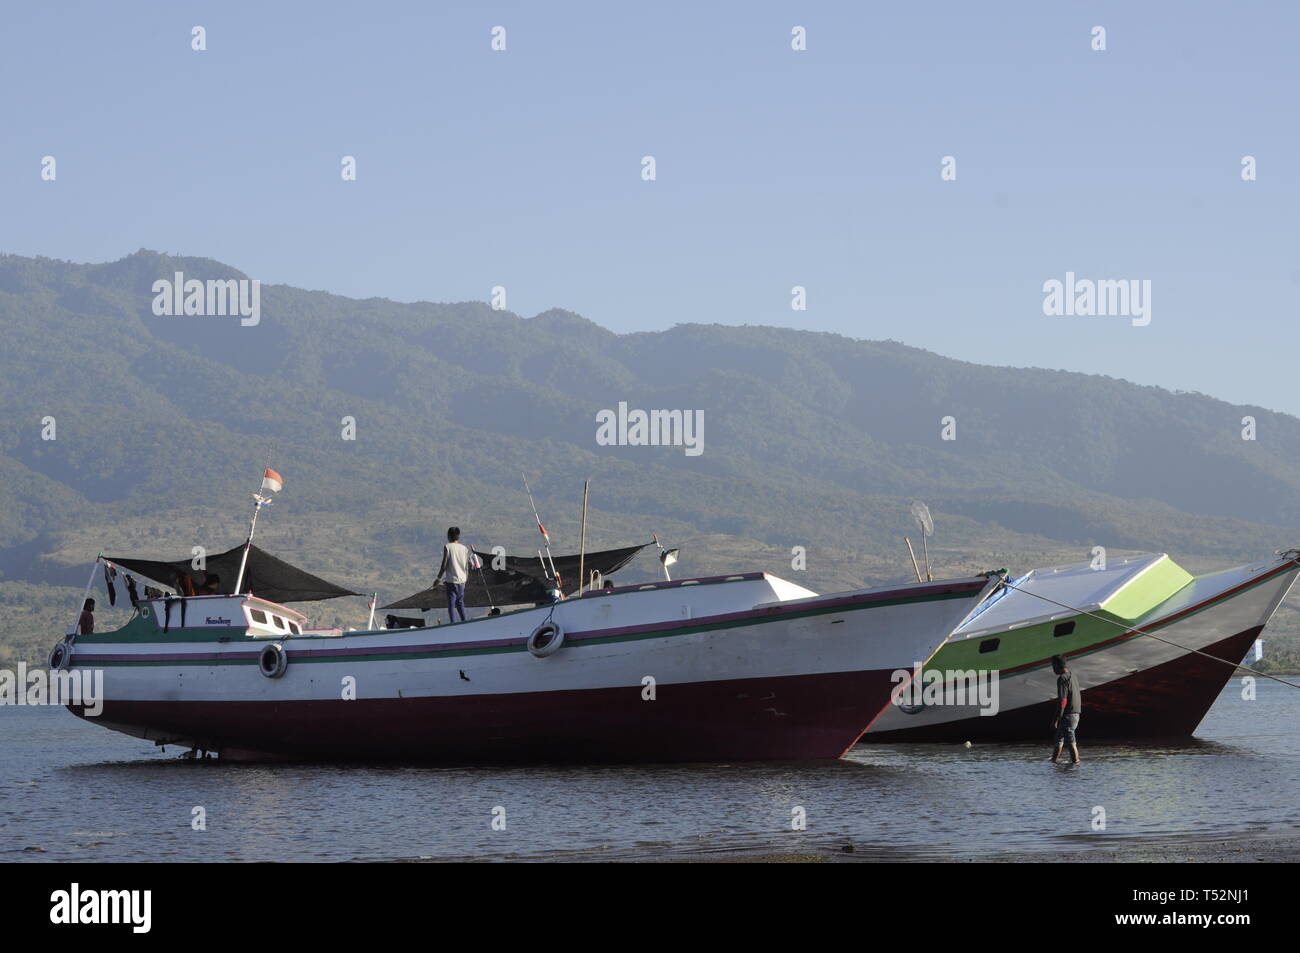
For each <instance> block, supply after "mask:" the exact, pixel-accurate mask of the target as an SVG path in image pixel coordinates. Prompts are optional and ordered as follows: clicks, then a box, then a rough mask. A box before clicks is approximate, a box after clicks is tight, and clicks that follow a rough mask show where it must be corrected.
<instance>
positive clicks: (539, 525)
mask: <svg viewBox="0 0 1300 953" xmlns="http://www.w3.org/2000/svg"><path fill="white" fill-rule="evenodd" d="M537 528H538V530H540V531H541V534H542V539H544V540H546V545H547V546H549V545H551V534H550V533H548V532H546V527H545V526H543V525H542V521H541V520H538V521H537Z"/></svg>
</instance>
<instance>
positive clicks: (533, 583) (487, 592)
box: [381, 543, 649, 609]
mask: <svg viewBox="0 0 1300 953" xmlns="http://www.w3.org/2000/svg"><path fill="white" fill-rule="evenodd" d="M648 545H649V544H648V543H643V544H641V545H640V546H625V547H623V548H622V549H606V550H602V551H601V552H598V553H587V554H586V556H585V557H583V559H584V565H583V570H584V571H585V572H588V573H592V572H599V573H600V574H601V575H602V576H608V575H611V574H613V573H616V572H618V571H619V570H620V569H622V568H623V567H624V566H626V565H627V564H628V563H630V562H631V561H632V559H633V557H635V556H636V554H637V553H639V552H641V550H643V549H645V548H646V546H648ZM474 552H475V554H476V555H477V556H478V558H479V559H480V560H482V562H483V571H482V573H480V572H479V570H477V569H471V570H470V572H469V582H467V583H466V584H465V605H467V606H490V605H497V606H510V605H519V604H521V603H528V602H543V601H545V599H546V594H547V591H548V590H550V589H553V588H555V584H554V583H553V582H551V581H550V580H549V579H548V578H547V570H549V569H550V562H549V561H547V564H546V567H545V568H543V566H542V560H541V559H539V558H538V557H536V556H503V557H500V558H498V557H496V556H494V555H493V554H492V553H483V552H479V551H478V550H475V551H474ZM578 558H579V557H578V554H577V553H573V554H571V555H568V556H556V557H555V570H556V572H558V573H559V574H560V579H561V581H562V582H563V586H562V588H563V590H564V594H565V595H566V596H567V595H569V594H571V593H574V592H577V591H578V586H579V584H580V580H579V579H578ZM502 560H504V567H503V568H501V569H495V568H493V566H494V565H497V566H500V565H502ZM494 561H495V562H494ZM446 606H447V592H446V590H445V589H443V587H442V586H430V587H429V588H428V589H421V590H420V591H419V592H417V593H414V594H413V595H409V596H407V597H406V598H405V599H399V600H397V601H396V602H390V603H389V604H388V605H386V606H382V607H381V608H384V609H443V608H446Z"/></svg>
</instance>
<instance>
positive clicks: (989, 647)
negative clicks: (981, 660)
mask: <svg viewBox="0 0 1300 953" xmlns="http://www.w3.org/2000/svg"><path fill="white" fill-rule="evenodd" d="M1001 641H1002V640H1001V639H985V640H984V641H983V642H981V643H980V655H987V654H988V653H989V652H996V651H997V650H998V645H999V643H1001Z"/></svg>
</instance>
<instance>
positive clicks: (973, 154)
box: [0, 2, 1300, 413]
mask: <svg viewBox="0 0 1300 953" xmlns="http://www.w3.org/2000/svg"><path fill="white" fill-rule="evenodd" d="M894 6H898V7H901V8H902V9H895V8H894ZM196 24H198V25H202V26H204V27H205V28H206V30H207V46H208V48H207V50H206V51H204V52H195V51H193V50H192V49H191V48H190V31H191V27H193V26H194V25H196ZM496 25H502V26H504V27H505V28H506V31H507V34H506V35H507V44H508V49H507V50H506V51H505V52H504V53H500V52H493V51H492V50H491V49H490V47H489V41H490V31H491V29H492V27H493V26H496ZM795 25H801V26H804V27H806V29H807V36H808V49H807V51H806V52H800V53H796V52H794V51H792V50H791V48H790V30H791V27H793V26H795ZM1095 25H1101V26H1104V27H1105V28H1106V31H1107V37H1106V39H1107V47H1108V48H1107V50H1106V51H1105V52H1094V51H1093V50H1091V49H1090V42H1091V37H1090V31H1091V30H1092V28H1093V26H1095ZM1297 27H1300V8H1297V6H1296V5H1294V4H1284V3H1280V2H1279V3H1234V4H1197V3H1173V2H1167V3H1143V4H1126V3H1082V2H1061V3H1041V2H1037V3H1001V4H997V3H993V4H980V5H976V4H970V3H929V4H911V5H885V4H865V3H852V4H851V3H842V4H832V3H813V4H796V3H743V4H742V3H719V4H709V5H707V6H706V5H701V4H673V3H655V4H641V5H635V6H634V5H614V4H595V3H593V4H579V3H551V4H548V3H539V2H532V3H485V4H479V5H469V4H440V3H410V4H400V3H384V2H377V3H365V4H355V5H354V4H348V5H345V6H344V5H335V4H306V3H301V4H300V3H292V4H291V3H276V4H255V3H222V4H202V3H161V2H158V3H152V2H133V3H114V4H107V3H84V4H72V3H52V4H48V5H36V4H26V5H23V6H22V7H21V8H18V7H14V8H11V10H10V11H9V13H8V14H7V23H6V26H5V29H4V31H3V32H2V33H0V83H3V88H4V89H5V91H6V93H5V96H4V97H3V100H0V121H2V122H3V128H4V136H3V138H2V140H0V251H6V252H12V253H17V254H24V255H47V256H52V257H57V258H67V259H72V260H75V261H106V260H112V259H116V258H120V257H122V256H123V255H125V254H128V253H130V252H132V251H134V250H136V249H137V248H141V247H146V248H153V249H157V250H160V251H164V252H173V253H180V254H187V255H199V256H207V257H212V258H217V259H220V260H222V261H225V262H228V263H230V264H231V265H234V266H236V267H238V268H240V269H241V270H243V271H244V272H246V273H247V274H249V275H250V276H251V277H254V278H261V279H262V280H263V281H265V282H271V283H285V284H292V285H297V286H301V287H307V288H317V289H323V290H328V291H332V292H336V293H339V294H345V295H350V296H356V297H370V296H381V297H389V298H394V299H397V300H408V301H409V300H418V299H429V300H436V301H451V300H464V299H486V298H487V297H488V295H489V293H490V290H491V288H492V287H493V286H494V285H503V286H505V287H506V289H507V292H508V305H509V307H510V309H511V310H513V311H516V312H519V313H521V314H525V315H531V314H535V313H537V312H539V311H543V310H546V309H548V308H552V307H561V308H568V309H571V310H574V311H577V312H579V313H581V314H583V315H585V316H586V317H588V318H591V319H592V320H594V321H596V322H598V323H600V324H602V325H604V326H606V327H609V328H611V329H613V330H616V331H639V330H655V329H661V328H665V327H670V326H671V325H673V324H676V323H679V322H693V321H703V322H715V321H716V322H721V323H726V324H745V323H753V324H776V325H783V326H790V327H799V328H809V329H814V330H823V331H834V332H838V333H842V334H847V335H851V336H853V337H859V338H869V339H880V338H892V339H894V340H900V341H903V342H906V343H908V344H913V345H916V346H919V347H925V348H928V349H931V350H934V351H937V352H939V353H941V354H945V355H949V356H952V357H956V358H960V359H963V360H968V361H973V362H978V363H997V364H1013V365H1029V366H1040V367H1056V368H1067V369H1072V370H1081V371H1086V372H1089V373H1098V374H1106V375H1110V376H1114V377H1123V378H1127V379H1129V380H1134V381H1138V382H1140V383H1146V384H1159V385H1162V386H1165V387H1170V388H1175V389H1185V390H1199V391H1203V392H1205V393H1209V394H1213V395H1215V396H1219V397H1223V398H1225V399H1229V400H1232V401H1237V402H1243V403H1252V404H1259V405H1263V406H1265V407H1270V408H1274V409H1278V410H1284V411H1288V412H1291V413H1300V389H1297V388H1296V387H1295V386H1294V385H1293V380H1294V377H1295V371H1294V365H1295V355H1296V354H1297V352H1298V351H1300V349H1298V348H1297V347H1296V345H1297V336H1300V330H1297V328H1298V326H1300V322H1298V321H1297V314H1296V310H1297V309H1296V297H1297V294H1298V293H1300V258H1298V257H1297V248H1298V244H1300V243H1298V242H1297V222H1300V214H1297V213H1300V189H1298V188H1297V182H1298V181H1300V141H1298V139H1300V135H1298V133H1297V123H1296V121H1295V103H1296V95H1297V91H1298V90H1300V84H1298V83H1297V75H1298V73H1300V67H1298V66H1297V63H1298V62H1300V55H1298V52H1297V51H1298V50H1300V30H1298V29H1297ZM45 155H53V156H54V157H55V158H56V159H57V162H58V178H57V180H56V181H55V182H43V181H41V179H40V174H39V173H40V161H41V157H42V156H45ZM344 155H352V156H355V157H356V159H357V168H358V178H357V181H355V182H344V181H342V179H341V177H340V174H339V171H340V160H341V158H342V156H344ZM644 155H653V156H654V157H655V159H656V162H657V173H658V178H657V180H656V181H654V182H645V181H642V178H641V166H640V162H641V157H642V156H644ZM945 155H952V156H955V157H956V160H957V180H956V181H955V182H944V181H941V180H940V176H939V169H940V161H941V158H942V157H943V156H945ZM1245 155H1252V156H1255V157H1256V159H1257V162H1258V180H1257V181H1254V182H1243V181H1242V179H1241V175H1240V163H1241V159H1242V157H1243V156H1245ZM1067 271H1073V272H1075V273H1076V274H1078V275H1079V276H1080V277H1092V278H1136V279H1150V280H1151V282H1152V288H1153V291H1152V299H1153V300H1152V305H1153V308H1152V321H1151V324H1150V325H1149V326H1147V327H1142V328H1135V327H1132V326H1131V325H1130V323H1129V321H1128V320H1127V319H1125V318H1122V317H1079V316H1071V317H1046V316H1044V315H1043V313H1042V301H1043V297H1044V296H1043V292H1042V285H1043V282H1044V281H1046V280H1048V279H1051V278H1058V279H1059V278H1063V277H1064V275H1065V272H1067ZM794 285H803V286H805V287H806V288H807V293H808V310H807V311H802V312H797V311H793V310H791V308H790V289H791V287H792V286H794Z"/></svg>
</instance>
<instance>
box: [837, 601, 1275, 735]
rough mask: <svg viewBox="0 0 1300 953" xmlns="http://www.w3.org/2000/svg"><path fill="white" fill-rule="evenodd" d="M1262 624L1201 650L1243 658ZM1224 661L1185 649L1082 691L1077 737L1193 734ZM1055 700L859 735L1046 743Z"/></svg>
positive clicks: (1215, 693)
mask: <svg viewBox="0 0 1300 953" xmlns="http://www.w3.org/2000/svg"><path fill="white" fill-rule="evenodd" d="M1263 629H1264V627H1263V626H1262V625H1257V626H1255V627H1254V628H1251V629H1247V630H1246V631H1245V632H1239V633H1237V634H1236V635H1234V636H1232V637H1231V638H1228V639H1224V640H1223V641H1222V642H1216V643H1214V644H1213V645H1211V646H1209V647H1208V648H1206V649H1203V650H1202V651H1204V652H1205V653H1206V654H1208V655H1213V656H1214V657H1215V658H1219V659H1223V660H1224V661H1228V662H1232V663H1233V665H1236V664H1237V663H1238V662H1240V661H1241V660H1242V659H1243V658H1245V657H1246V652H1247V651H1249V649H1250V647H1251V645H1252V644H1253V643H1254V641H1255V640H1256V639H1257V638H1259V634H1260V632H1262V631H1263ZM1232 673H1233V668H1232V666H1231V665H1224V664H1222V663H1220V662H1214V661H1211V660H1210V659H1207V658H1205V657H1203V656H1200V655H1193V654H1191V653H1187V654H1186V655H1182V656H1179V657H1178V658H1176V659H1173V660H1172V661H1169V662H1164V663H1163V664H1160V665H1155V666H1152V667H1151V668H1149V669H1146V670H1144V671H1141V672H1135V673H1134V674H1132V675H1126V676H1125V677H1123V678H1119V679H1116V680H1115V681H1113V682H1107V683H1106V684H1105V685H1098V686H1096V687H1094V688H1088V689H1085V690H1084V692H1083V715H1082V717H1081V718H1080V719H1079V740H1080V741H1085V740H1086V741H1101V740H1125V739H1134V738H1174V737H1185V736H1188V735H1191V734H1192V733H1193V732H1195V731H1196V726H1197V725H1199V724H1200V723H1201V721H1202V719H1204V718H1205V715H1206V712H1208V711H1209V710H1210V706H1211V705H1213V704H1214V702H1215V700H1216V699H1217V698H1218V697H1219V693H1220V692H1222V691H1223V686H1224V685H1226V684H1228V679H1230V678H1231V677H1232ZM1054 705H1055V702H1053V701H1050V700H1049V701H1044V702H1042V703H1041V704H1037V705H1028V706H1025V707H1021V708H1016V709H1013V710H1011V711H1005V712H1000V713H998V714H997V715H993V716H991V717H987V718H985V717H979V716H977V717H974V718H967V719H964V720H962V721H955V722H952V723H950V724H946V725H933V726H928V727H923V728H907V729H904V730H902V731H886V732H881V733H880V734H872V735H868V736H866V737H864V738H863V739H862V742H863V743H864V744H875V743H877V742H883V743H898V742H911V741H943V742H956V743H960V742H962V741H1042V742H1050V741H1051V740H1052V731H1051V724H1052V713H1053V707H1054Z"/></svg>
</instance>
